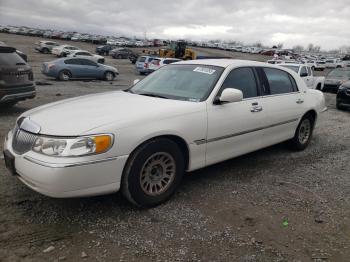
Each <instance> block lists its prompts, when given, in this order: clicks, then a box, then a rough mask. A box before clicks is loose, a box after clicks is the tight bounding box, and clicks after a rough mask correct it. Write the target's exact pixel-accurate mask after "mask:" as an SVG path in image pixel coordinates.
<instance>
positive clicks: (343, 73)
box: [328, 70, 350, 78]
mask: <svg viewBox="0 0 350 262" xmlns="http://www.w3.org/2000/svg"><path fill="white" fill-rule="evenodd" d="M328 76H331V77H344V78H345V77H349V78H350V70H333V71H331V72H329V74H328Z"/></svg>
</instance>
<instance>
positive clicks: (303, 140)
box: [288, 114, 315, 151]
mask: <svg viewBox="0 0 350 262" xmlns="http://www.w3.org/2000/svg"><path fill="white" fill-rule="evenodd" d="M314 122H315V119H314V118H313V116H312V115H311V114H307V115H305V116H304V117H303V118H302V119H301V121H300V123H299V125H298V127H297V130H296V131H295V134H294V137H293V138H292V139H291V140H289V141H288V145H289V147H290V148H291V149H293V150H297V151H301V150H304V149H305V148H306V147H307V146H308V145H309V143H310V141H311V138H312V132H313V128H314Z"/></svg>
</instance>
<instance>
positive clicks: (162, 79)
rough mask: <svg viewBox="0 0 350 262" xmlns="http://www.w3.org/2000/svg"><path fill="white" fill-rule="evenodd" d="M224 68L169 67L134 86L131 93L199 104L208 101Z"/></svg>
mask: <svg viewBox="0 0 350 262" xmlns="http://www.w3.org/2000/svg"><path fill="white" fill-rule="evenodd" d="M223 71H224V68H222V67H218V66H209V65H168V66H166V67H163V68H161V69H159V70H157V71H155V72H154V73H152V74H151V75H149V76H148V77H146V78H145V79H143V80H142V81H141V82H139V83H137V84H136V85H135V86H133V87H132V88H131V89H130V90H129V92H132V93H135V94H142V95H153V96H160V97H164V98H170V99H176V100H185V101H193V102H199V101H203V100H205V99H207V97H208V96H209V94H210V92H211V90H212V89H213V87H214V85H215V84H216V82H217V80H218V79H219V77H220V76H221V74H222V72H223Z"/></svg>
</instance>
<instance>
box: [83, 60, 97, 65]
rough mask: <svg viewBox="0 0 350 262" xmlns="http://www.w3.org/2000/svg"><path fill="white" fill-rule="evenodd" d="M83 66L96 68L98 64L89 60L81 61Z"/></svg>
mask: <svg viewBox="0 0 350 262" xmlns="http://www.w3.org/2000/svg"><path fill="white" fill-rule="evenodd" d="M80 60H81V64H82V65H87V66H96V65H97V64H96V63H95V62H94V61H90V60H88V59H80Z"/></svg>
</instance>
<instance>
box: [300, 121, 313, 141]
mask: <svg viewBox="0 0 350 262" xmlns="http://www.w3.org/2000/svg"><path fill="white" fill-rule="evenodd" d="M310 133H311V123H310V120H309V119H304V120H303V122H301V124H300V128H299V136H298V138H299V142H300V143H301V144H305V143H306V142H307V141H308V140H309V137H310Z"/></svg>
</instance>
